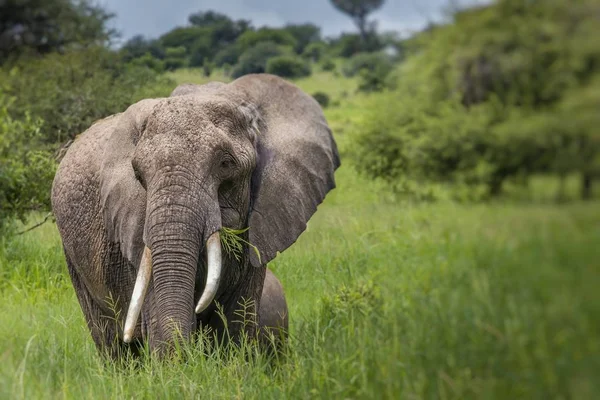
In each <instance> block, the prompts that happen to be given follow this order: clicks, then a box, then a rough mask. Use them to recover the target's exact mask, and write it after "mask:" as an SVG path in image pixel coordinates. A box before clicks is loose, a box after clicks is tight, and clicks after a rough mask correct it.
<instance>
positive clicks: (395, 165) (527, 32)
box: [346, 0, 600, 199]
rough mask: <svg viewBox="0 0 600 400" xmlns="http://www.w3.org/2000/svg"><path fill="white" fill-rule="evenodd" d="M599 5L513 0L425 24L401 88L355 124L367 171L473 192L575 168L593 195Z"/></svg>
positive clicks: (407, 183)
mask: <svg viewBox="0 0 600 400" xmlns="http://www.w3.org/2000/svg"><path fill="white" fill-rule="evenodd" d="M594 10H596V11H598V5H597V4H596V3H595V2H594V1H591V0H579V1H576V2H567V1H565V0H552V1H549V2H543V3H542V2H531V3H530V2H522V1H517V0H503V1H500V2H498V3H497V4H494V5H490V6H485V7H479V8H476V9H469V10H465V11H462V12H460V13H458V14H457V15H456V17H455V21H454V23H452V24H449V25H447V26H442V27H436V28H433V29H432V30H430V31H428V32H424V33H422V34H421V35H420V36H419V37H418V38H417V39H416V41H417V42H418V44H419V49H418V52H417V53H415V54H414V55H412V56H411V57H409V58H408V59H407V61H406V62H405V63H404V65H403V66H402V67H401V68H400V69H399V70H398V75H397V76H398V79H399V81H398V82H397V83H396V85H395V87H396V89H395V93H394V94H389V95H386V97H385V98H380V99H378V100H374V101H375V102H376V104H374V105H373V108H372V109H373V112H372V113H371V115H370V117H369V118H368V120H366V121H364V126H359V127H357V135H358V136H359V137H358V138H357V143H358V146H357V149H355V150H356V151H355V155H356V157H357V159H358V160H360V166H361V169H362V170H363V171H365V172H366V173H368V174H369V175H371V176H377V177H383V178H385V179H388V180H390V181H391V182H393V183H394V185H395V186H396V187H397V188H400V189H399V190H402V191H407V192H412V193H416V192H423V191H424V190H429V189H428V183H439V184H442V183H443V184H448V183H450V184H452V185H453V186H454V188H455V189H456V190H457V191H458V192H459V193H460V194H459V195H458V196H459V197H466V198H471V199H477V198H485V197H490V196H497V195H499V194H500V193H501V192H502V187H503V185H504V183H505V182H507V181H509V180H520V181H521V182H527V179H528V177H530V176H532V175H533V174H539V173H547V174H557V175H559V176H566V175H567V174H569V173H573V172H577V173H580V174H581V176H582V188H583V189H582V196H583V197H589V196H590V193H591V189H590V187H591V181H592V179H594V176H598V173H597V170H598V168H597V165H598V154H599V153H600V140H598V133H597V129H596V128H595V126H597V125H596V124H597V120H596V117H595V116H594V115H595V114H594V112H589V111H588V110H592V109H597V107H598V105H599V104H600V103H599V100H598V97H597V93H598V77H599V76H600V68H599V66H600V50H599V49H600V48H599V47H597V46H590V45H588V43H589V41H588V40H587V39H586V38H589V37H596V36H598V34H600V31H598V28H597V24H594V22H593V21H592V19H591V18H589V17H588V16H589V15H590V13H592V14H593V12H594ZM357 64H359V63H357ZM346 70H347V71H348V70H349V69H348V68H347V69H346ZM370 81H371V79H369V80H365V76H363V83H362V84H361V86H362V85H364V83H365V82H370ZM377 85H380V81H379V80H378V82H377ZM575 99H577V100H575ZM385 102H388V103H391V102H393V103H391V104H394V106H386V105H385V104H384V103H385ZM566 110H569V111H566ZM392 121H393V122H392ZM384 126H385V127H386V128H384ZM585 188H587V189H585Z"/></svg>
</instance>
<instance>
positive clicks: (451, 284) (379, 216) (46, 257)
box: [0, 71, 600, 399]
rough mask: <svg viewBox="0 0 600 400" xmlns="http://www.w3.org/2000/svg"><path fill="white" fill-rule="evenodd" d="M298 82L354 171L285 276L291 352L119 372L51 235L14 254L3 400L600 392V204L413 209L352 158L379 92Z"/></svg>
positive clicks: (4, 256)
mask: <svg viewBox="0 0 600 400" xmlns="http://www.w3.org/2000/svg"><path fill="white" fill-rule="evenodd" d="M172 77H173V78H175V80H177V81H178V82H184V81H193V82H202V81H205V80H206V79H205V78H203V77H201V75H200V73H199V72H195V71H179V72H177V73H176V74H175V75H172ZM213 79H220V76H219V75H218V73H217V75H216V76H213ZM297 83H298V85H299V86H301V87H302V88H304V89H305V90H306V91H307V92H308V93H314V92H315V91H317V90H318V91H324V92H327V93H329V94H330V95H331V97H332V102H333V103H334V105H333V106H332V107H330V108H328V109H327V110H326V115H327V118H328V120H329V122H330V125H331V127H332V129H333V131H334V134H335V135H336V139H337V141H338V145H339V147H340V149H341V152H342V162H343V166H342V167H341V168H340V169H339V170H338V172H337V175H336V179H337V182H338V187H337V189H335V190H334V191H333V192H331V193H330V194H329V195H328V196H327V199H326V200H325V202H324V204H322V205H321V206H320V207H319V210H318V212H317V213H316V215H315V216H314V217H313V219H312V220H311V221H310V224H309V229H308V230H307V231H306V232H305V233H304V234H303V235H302V236H301V237H300V239H299V240H298V241H297V242H296V244H294V245H293V246H292V247H291V248H290V249H288V250H287V251H286V252H284V253H283V254H281V255H280V256H279V257H278V258H277V259H276V260H275V261H273V262H272V263H271V264H270V268H271V269H272V270H274V271H275V273H276V275H277V276H278V277H279V278H280V280H281V281H282V283H283V285H284V287H285V291H286V294H287V298H288V303H289V307H290V321H291V322H290V323H291V327H290V330H291V339H290V344H289V349H288V352H287V354H286V355H285V356H282V357H280V358H279V359H278V360H268V359H267V358H266V357H264V356H262V355H260V354H258V355H255V356H253V357H249V356H248V352H253V351H254V350H253V349H252V348H251V347H248V346H244V347H243V348H242V349H239V350H237V351H229V352H226V351H215V350H208V349H206V348H205V347H204V346H203V345H202V343H198V344H196V345H190V346H189V347H187V348H184V349H181V350H180V353H181V357H180V360H178V361H177V360H176V361H175V362H171V363H161V362H158V361H155V360H144V361H143V362H142V363H140V364H138V365H133V364H131V365H126V366H115V365H111V364H108V365H105V364H103V362H102V360H101V359H100V358H99V357H98V355H97V353H96V350H95V348H94V346H93V343H92V341H91V338H90V336H89V333H88V330H87V328H86V326H85V323H84V319H83V316H82V313H81V311H80V309H79V304H78V303H77V300H76V297H75V293H74V292H73V289H72V287H71V283H70V280H69V278H68V274H67V271H66V266H65V262H64V259H63V254H62V249H61V245H60V238H59V236H58V234H57V231H56V227H55V226H54V225H53V224H51V223H47V224H45V225H43V226H42V227H40V228H38V229H36V230H33V231H31V232H29V233H27V234H24V235H20V236H14V237H11V238H7V239H4V240H3V241H2V242H0V292H1V293H2V296H1V298H2V301H1V302H0V397H1V398H7V399H8V398H10V399H15V398H17V399H18V398H27V399H38V398H74V399H81V398H119V399H121V398H136V399H141V398H152V399H154V398H161V399H163V398H224V399H229V398H274V399H280V398H443V399H446V398H457V399H462V398H510V399H512V398H526V399H533V398H540V399H549V398H574V399H586V398H590V399H591V398H594V397H596V396H598V395H599V394H600V376H599V372H598V371H600V290H598V288H599V287H600V246H599V245H600V212H598V211H599V210H600V207H599V206H600V204H599V203H598V201H588V202H578V201H575V200H572V201H569V202H567V203H563V204H556V203H555V202H553V201H552V200H551V197H552V193H553V190H554V189H553V188H552V187H551V185H552V184H555V183H553V182H547V181H544V180H541V181H539V182H540V183H538V187H536V185H532V187H530V189H529V190H530V192H525V193H520V194H519V196H515V197H514V198H511V199H505V200H503V201H497V202H493V203H488V204H479V205H472V204H456V203H451V202H437V203H411V202H408V201H400V200H399V199H396V198H394V196H393V195H392V194H391V193H389V192H388V191H387V190H386V188H385V186H384V185H383V184H381V183H378V182H372V181H368V180H366V179H364V178H362V177H360V176H358V175H357V174H356V173H355V172H354V170H353V169H352V166H351V164H350V162H345V161H346V160H345V159H344V158H343V155H344V153H345V151H346V150H347V148H348V147H349V146H351V143H350V141H349V139H348V138H347V133H348V131H349V130H350V129H351V128H352V126H353V124H354V123H355V122H357V121H358V120H359V119H360V118H361V116H362V113H363V111H364V107H366V104H367V100H368V99H367V98H366V95H355V94H354V87H355V83H354V82H353V81H351V80H347V79H343V80H342V79H337V78H335V77H334V76H333V75H331V74H328V73H316V74H314V75H313V76H312V77H311V78H309V79H305V80H300V81H298V82H297ZM336 103H337V104H336ZM571 189H572V190H573V191H575V190H576V189H575V188H571ZM517 198H518V199H517ZM39 218H40V217H39V216H33V218H32V223H33V222H35V221H36V220H37V219H39Z"/></svg>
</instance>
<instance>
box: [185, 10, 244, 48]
mask: <svg viewBox="0 0 600 400" xmlns="http://www.w3.org/2000/svg"><path fill="white" fill-rule="evenodd" d="M188 21H189V22H190V24H191V25H193V26H199V27H203V28H210V29H211V30H212V34H211V39H212V41H213V43H214V44H216V45H220V46H222V45H226V44H229V43H233V42H235V40H236V39H237V38H238V36H240V35H241V34H242V33H244V32H245V31H247V30H248V29H250V21H248V20H243V19H240V20H237V21H234V20H232V19H231V18H229V17H228V16H227V15H225V14H221V13H218V12H215V11H204V12H197V13H194V14H191V15H190V16H189V17H188Z"/></svg>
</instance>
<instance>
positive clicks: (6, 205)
mask: <svg viewBox="0 0 600 400" xmlns="http://www.w3.org/2000/svg"><path fill="white" fill-rule="evenodd" d="M10 103H11V101H10V100H9V98H8V97H7V96H6V95H5V94H4V93H3V92H2V89H1V88H0V235H1V234H4V233H6V231H7V229H8V228H9V225H10V221H11V220H12V219H13V218H15V217H16V218H20V219H21V220H24V218H25V216H26V213H27V212H29V211H31V210H41V209H44V210H48V209H50V188H51V186H52V179H53V177H54V171H55V169H56V163H55V162H54V159H53V158H52V153H51V152H50V151H48V150H41V149H42V148H43V147H42V146H41V145H40V141H41V131H40V127H41V126H42V121H41V120H39V119H33V118H32V117H31V116H30V115H29V113H28V112H27V111H25V117H24V118H23V119H22V120H15V119H13V118H12V117H11V116H10V114H9V113H8V107H9V106H10Z"/></svg>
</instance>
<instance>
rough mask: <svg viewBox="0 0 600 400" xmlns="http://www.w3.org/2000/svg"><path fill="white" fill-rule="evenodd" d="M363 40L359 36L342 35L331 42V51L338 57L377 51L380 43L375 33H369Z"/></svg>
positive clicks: (380, 45)
mask: <svg viewBox="0 0 600 400" xmlns="http://www.w3.org/2000/svg"><path fill="white" fill-rule="evenodd" d="M365 35H366V36H365V37H364V38H363V37H361V36H360V35H355V34H350V33H343V34H341V35H340V36H339V37H338V38H336V39H334V40H332V41H331V43H330V46H331V49H332V50H331V51H332V53H334V54H335V55H337V56H340V57H345V58H348V57H352V56H353V55H355V54H357V53H360V52H373V51H379V50H381V48H382V43H381V41H380V40H379V37H378V36H377V34H376V33H375V32H372V31H369V32H367V33H366V34H365Z"/></svg>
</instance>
